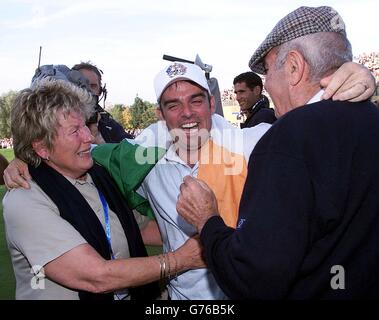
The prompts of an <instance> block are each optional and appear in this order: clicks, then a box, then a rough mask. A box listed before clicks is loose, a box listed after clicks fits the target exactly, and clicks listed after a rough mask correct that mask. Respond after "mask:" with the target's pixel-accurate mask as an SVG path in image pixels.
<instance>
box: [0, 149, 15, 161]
mask: <svg viewBox="0 0 379 320" xmlns="http://www.w3.org/2000/svg"><path fill="white" fill-rule="evenodd" d="M0 154H2V155H3V156H4V157H5V158H6V159H7V160H8V161H11V160H12V159H13V158H14V153H13V149H0Z"/></svg>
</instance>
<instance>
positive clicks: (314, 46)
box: [276, 32, 353, 82]
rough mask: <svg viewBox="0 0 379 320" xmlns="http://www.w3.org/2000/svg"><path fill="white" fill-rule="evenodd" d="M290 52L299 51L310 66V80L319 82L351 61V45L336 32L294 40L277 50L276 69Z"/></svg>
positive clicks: (314, 34)
mask: <svg viewBox="0 0 379 320" xmlns="http://www.w3.org/2000/svg"><path fill="white" fill-rule="evenodd" d="M291 50H297V51H299V52H300V53H301V54H302V55H303V57H304V59H305V61H306V62H307V63H308V65H309V66H310V80H311V81H312V82H319V81H320V80H321V79H322V78H323V77H325V76H327V75H328V74H329V73H330V72H331V71H333V70H335V69H338V68H339V67H340V66H341V65H342V64H344V63H345V62H348V61H352V60H353V54H352V49H351V44H350V42H349V40H348V39H347V38H346V37H345V36H344V35H342V34H340V33H337V32H318V33H313V34H309V35H306V36H302V37H299V38H296V39H294V40H291V41H288V42H286V43H284V44H282V45H281V46H280V47H279V48H278V52H277V58H276V68H280V67H281V66H283V64H284V63H285V61H286V58H287V55H288V53H289V52H290V51H291Z"/></svg>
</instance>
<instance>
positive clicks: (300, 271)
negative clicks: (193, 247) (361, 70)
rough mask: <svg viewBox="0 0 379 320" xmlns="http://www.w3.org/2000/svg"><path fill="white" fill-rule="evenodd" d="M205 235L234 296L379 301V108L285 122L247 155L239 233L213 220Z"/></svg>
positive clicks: (326, 104) (361, 106) (335, 107)
mask: <svg viewBox="0 0 379 320" xmlns="http://www.w3.org/2000/svg"><path fill="white" fill-rule="evenodd" d="M201 239H202V242H203V244H204V246H205V249H206V253H205V255H206V261H207V263H208V266H209V267H210V268H211V270H212V272H213V274H214V276H215V278H216V280H217V282H218V284H219V285H220V287H221V288H222V289H223V290H224V292H225V293H226V294H227V295H228V296H229V297H230V298H232V299H366V298H376V299H378V298H379V108H377V107H375V106H374V105H373V104H372V103H370V102H362V103H349V102H332V101H329V100H328V101H322V102H318V103H314V104H310V105H307V106H305V107H301V108H297V109H295V110H293V111H291V112H289V113H288V114H286V115H285V116H283V117H281V118H280V119H279V120H278V121H276V122H275V123H274V125H273V126H272V127H271V129H270V130H269V131H268V132H267V133H266V134H265V135H264V136H263V137H262V138H261V140H260V141H259V142H258V144H257V146H256V147H255V148H254V151H253V152H252V155H251V157H250V161H249V166H248V176H247V180H246V183H245V187H244V191H243V195H242V198H241V203H240V209H239V220H238V222H237V229H236V231H234V230H233V229H230V228H228V227H226V226H225V225H224V223H223V222H222V220H221V219H220V218H219V217H212V218H211V219H210V220H209V221H208V222H207V223H206V224H205V226H204V228H203V229H202V232H201ZM341 267H342V268H343V269H341ZM343 272H344V274H343ZM332 285H333V288H332ZM342 287H344V288H342Z"/></svg>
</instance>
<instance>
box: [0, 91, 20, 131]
mask: <svg viewBox="0 0 379 320" xmlns="http://www.w3.org/2000/svg"><path fill="white" fill-rule="evenodd" d="M16 95H17V92H16V91H9V92H8V93H5V94H3V95H1V96H0V138H10V137H11V108H12V104H13V101H14V99H15V97H16Z"/></svg>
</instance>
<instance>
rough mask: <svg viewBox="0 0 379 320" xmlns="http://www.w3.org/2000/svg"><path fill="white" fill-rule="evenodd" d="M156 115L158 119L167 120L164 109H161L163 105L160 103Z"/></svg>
mask: <svg viewBox="0 0 379 320" xmlns="http://www.w3.org/2000/svg"><path fill="white" fill-rule="evenodd" d="M155 115H156V117H157V118H158V120H162V121H164V120H165V119H164V115H163V112H162V109H161V107H160V106H159V105H158V106H157V107H156V109H155Z"/></svg>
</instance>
